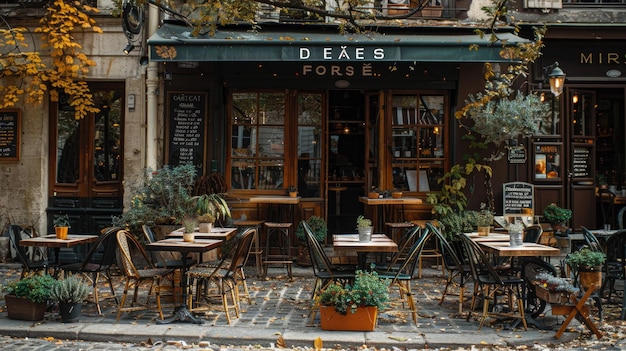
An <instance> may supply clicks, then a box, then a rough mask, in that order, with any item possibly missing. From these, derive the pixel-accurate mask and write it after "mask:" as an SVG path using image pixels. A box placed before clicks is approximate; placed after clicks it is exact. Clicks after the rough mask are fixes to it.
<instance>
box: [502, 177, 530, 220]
mask: <svg viewBox="0 0 626 351" xmlns="http://www.w3.org/2000/svg"><path fill="white" fill-rule="evenodd" d="M502 190H503V194H504V201H503V202H502V203H503V208H504V211H503V212H504V215H505V216H506V215H511V214H527V215H532V213H533V205H534V204H533V198H534V186H533V185H532V184H529V183H524V182H512V183H504V184H503V185H502Z"/></svg>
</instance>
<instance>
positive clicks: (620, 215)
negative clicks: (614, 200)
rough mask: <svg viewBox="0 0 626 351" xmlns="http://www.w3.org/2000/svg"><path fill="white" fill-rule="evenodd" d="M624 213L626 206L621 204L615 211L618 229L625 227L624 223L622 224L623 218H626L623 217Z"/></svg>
mask: <svg viewBox="0 0 626 351" xmlns="http://www.w3.org/2000/svg"><path fill="white" fill-rule="evenodd" d="M625 213H626V206H623V207H622V208H620V209H619V211H618V212H617V229H619V230H622V229H626V225H624V220H625V219H626V218H624V217H625V216H624V214H625Z"/></svg>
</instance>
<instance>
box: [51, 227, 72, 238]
mask: <svg viewBox="0 0 626 351" xmlns="http://www.w3.org/2000/svg"><path fill="white" fill-rule="evenodd" d="M69 229H70V228H69V227H54V233H55V234H56V236H57V239H62V240H65V239H67V232H68V231H69Z"/></svg>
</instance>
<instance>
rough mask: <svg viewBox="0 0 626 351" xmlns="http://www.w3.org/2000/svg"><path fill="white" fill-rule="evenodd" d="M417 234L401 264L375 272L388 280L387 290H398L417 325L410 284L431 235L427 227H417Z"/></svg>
mask: <svg viewBox="0 0 626 351" xmlns="http://www.w3.org/2000/svg"><path fill="white" fill-rule="evenodd" d="M418 231H419V234H417V235H418V239H417V241H415V243H414V244H413V246H411V248H410V250H409V253H408V255H407V257H406V259H405V260H404V261H402V264H401V265H400V266H399V267H397V268H394V267H389V268H388V269H386V270H377V273H378V276H379V277H380V278H382V279H390V280H391V282H390V283H389V288H390V289H391V288H393V287H394V286H395V287H397V288H398V292H399V294H400V298H401V299H402V300H406V305H407V306H408V308H409V310H410V311H411V316H412V317H413V322H414V323H415V324H417V306H416V304H415V300H414V299H413V293H412V292H411V283H412V282H413V276H414V275H415V270H416V269H417V266H418V264H419V259H420V256H421V254H422V251H423V250H424V246H425V245H426V242H427V241H428V239H430V238H431V237H432V235H433V233H432V232H431V231H430V229H429V228H427V227H418Z"/></svg>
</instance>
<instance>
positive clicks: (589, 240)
mask: <svg viewBox="0 0 626 351" xmlns="http://www.w3.org/2000/svg"><path fill="white" fill-rule="evenodd" d="M581 229H582V231H583V238H584V239H585V243H586V244H587V246H588V247H589V249H590V250H592V251H598V252H604V249H603V245H602V244H601V243H600V241H599V240H598V238H597V237H596V236H595V235H593V233H592V232H591V231H590V230H589V229H587V228H585V227H584V226H583V227H581Z"/></svg>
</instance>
